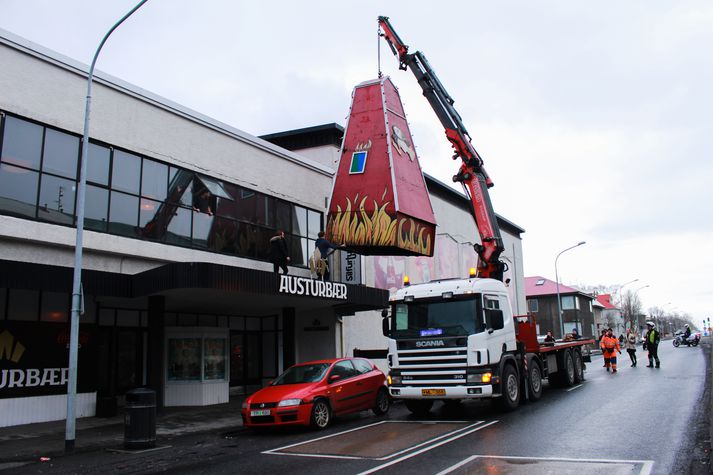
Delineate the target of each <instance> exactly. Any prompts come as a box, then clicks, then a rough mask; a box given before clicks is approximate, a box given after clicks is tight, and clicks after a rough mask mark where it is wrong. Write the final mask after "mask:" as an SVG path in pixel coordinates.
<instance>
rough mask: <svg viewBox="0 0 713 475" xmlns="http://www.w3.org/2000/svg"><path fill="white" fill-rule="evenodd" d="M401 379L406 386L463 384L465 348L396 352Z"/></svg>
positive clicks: (465, 359)
mask: <svg viewBox="0 0 713 475" xmlns="http://www.w3.org/2000/svg"><path fill="white" fill-rule="evenodd" d="M398 361H399V369H400V370H401V379H402V381H403V384H404V385H407V386H434V385H437V386H459V385H464V384H465V368H466V366H467V364H468V354H467V348H466V347H450V348H438V349H435V348H423V349H408V350H398Z"/></svg>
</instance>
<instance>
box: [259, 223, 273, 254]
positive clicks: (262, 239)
mask: <svg viewBox="0 0 713 475" xmlns="http://www.w3.org/2000/svg"><path fill="white" fill-rule="evenodd" d="M273 235H274V232H273V231H272V230H271V229H268V228H263V227H262V226H255V257H257V258H258V259H265V260H267V259H268V257H269V254H270V238H271V237H272V236H273Z"/></svg>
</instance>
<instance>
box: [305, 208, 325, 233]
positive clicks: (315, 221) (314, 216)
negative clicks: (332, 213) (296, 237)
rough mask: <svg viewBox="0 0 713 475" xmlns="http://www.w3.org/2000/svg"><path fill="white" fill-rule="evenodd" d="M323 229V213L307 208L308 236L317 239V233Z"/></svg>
mask: <svg viewBox="0 0 713 475" xmlns="http://www.w3.org/2000/svg"><path fill="white" fill-rule="evenodd" d="M321 229H322V213H317V212H316V211H312V210H311V209H308V210H307V231H308V232H307V237H310V238H312V239H317V233H318V232H319V231H320V230H321Z"/></svg>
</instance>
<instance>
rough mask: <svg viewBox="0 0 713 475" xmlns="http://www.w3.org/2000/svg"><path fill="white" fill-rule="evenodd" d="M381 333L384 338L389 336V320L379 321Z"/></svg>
mask: <svg viewBox="0 0 713 475" xmlns="http://www.w3.org/2000/svg"><path fill="white" fill-rule="evenodd" d="M381 333H383V334H384V336H389V333H390V332H389V319H388V318H383V319H382V320H381Z"/></svg>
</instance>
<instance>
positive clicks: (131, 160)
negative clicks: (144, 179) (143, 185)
mask: <svg viewBox="0 0 713 475" xmlns="http://www.w3.org/2000/svg"><path fill="white" fill-rule="evenodd" d="M111 170H112V172H111V187H112V189H114V190H121V191H126V192H129V193H134V194H137V195H138V194H139V176H140V174H141V158H140V157H138V156H136V155H133V154H130V153H126V152H123V151H121V150H114V165H113V166H112V169H111Z"/></svg>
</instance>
